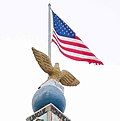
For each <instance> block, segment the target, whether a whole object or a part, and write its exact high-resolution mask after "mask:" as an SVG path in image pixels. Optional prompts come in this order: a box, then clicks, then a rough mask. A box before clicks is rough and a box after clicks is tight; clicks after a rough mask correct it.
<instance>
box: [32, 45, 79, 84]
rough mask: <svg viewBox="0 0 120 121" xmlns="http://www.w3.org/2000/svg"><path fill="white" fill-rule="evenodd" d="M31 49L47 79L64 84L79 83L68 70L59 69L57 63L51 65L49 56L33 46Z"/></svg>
mask: <svg viewBox="0 0 120 121" xmlns="http://www.w3.org/2000/svg"><path fill="white" fill-rule="evenodd" d="M32 51H33V54H34V56H35V59H36V61H37V62H38V64H39V66H40V67H41V68H42V70H43V71H44V72H45V73H47V74H48V75H49V77H48V80H50V79H53V80H55V81H58V82H60V83H61V84H62V85H65V86H77V85H78V84H79V83H80V81H78V80H77V79H76V78H75V77H74V76H73V75H72V74H71V73H70V72H68V71H66V70H62V71H60V68H59V63H55V66H54V67H53V66H52V64H51V61H50V58H49V57H48V56H47V55H46V54H44V53H43V52H40V51H38V50H36V49H35V48H33V47H32Z"/></svg>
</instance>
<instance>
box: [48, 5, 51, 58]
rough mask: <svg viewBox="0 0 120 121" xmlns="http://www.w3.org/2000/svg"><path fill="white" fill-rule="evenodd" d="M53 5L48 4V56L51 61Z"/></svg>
mask: <svg viewBox="0 0 120 121" xmlns="http://www.w3.org/2000/svg"><path fill="white" fill-rule="evenodd" d="M50 10H51V4H50V3H49V4H48V56H49V58H50V60H51V12H50Z"/></svg>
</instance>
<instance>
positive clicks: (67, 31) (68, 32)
mask: <svg viewBox="0 0 120 121" xmlns="http://www.w3.org/2000/svg"><path fill="white" fill-rule="evenodd" d="M52 13H53V26H54V29H55V31H56V33H57V34H58V35H60V36H64V37H70V38H75V32H73V30H72V29H71V28H70V27H69V26H68V25H67V24H66V23H65V22H64V21H63V20H62V19H60V18H59V17H58V16H57V15H56V14H55V13H54V12H52Z"/></svg>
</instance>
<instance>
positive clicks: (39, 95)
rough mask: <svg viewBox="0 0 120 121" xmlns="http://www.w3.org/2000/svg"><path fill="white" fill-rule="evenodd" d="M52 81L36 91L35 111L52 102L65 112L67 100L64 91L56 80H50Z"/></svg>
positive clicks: (34, 99)
mask: <svg viewBox="0 0 120 121" xmlns="http://www.w3.org/2000/svg"><path fill="white" fill-rule="evenodd" d="M49 82H50V83H48V82H47V83H48V84H44V85H43V86H41V87H40V89H38V90H37V91H36V93H35V94H34V96H33V99H32V108H33V111H34V112H36V111H37V110H39V109H41V108H42V107H44V106H45V105H47V104H50V103H52V104H53V105H55V106H56V107H57V108H58V109H59V110H60V111H61V112H64V110H65V106H66V100H65V97H64V94H63V91H62V90H61V88H60V87H59V85H58V82H57V85H56V82H55V81H49Z"/></svg>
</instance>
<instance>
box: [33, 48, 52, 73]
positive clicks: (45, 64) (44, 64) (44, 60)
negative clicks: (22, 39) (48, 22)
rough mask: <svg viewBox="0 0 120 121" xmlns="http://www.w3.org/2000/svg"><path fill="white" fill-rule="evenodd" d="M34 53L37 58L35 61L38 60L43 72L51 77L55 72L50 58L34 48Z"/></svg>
mask: <svg viewBox="0 0 120 121" xmlns="http://www.w3.org/2000/svg"><path fill="white" fill-rule="evenodd" d="M32 51H33V54H34V56H35V59H36V60H37V62H38V64H39V66H40V67H41V68H42V70H43V71H44V72H46V73H48V74H49V75H51V74H52V72H53V66H52V64H51V61H50V58H49V57H48V56H47V55H46V54H44V53H42V52H40V51H38V50H36V49H35V48H33V47H32Z"/></svg>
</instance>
